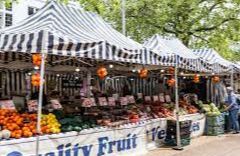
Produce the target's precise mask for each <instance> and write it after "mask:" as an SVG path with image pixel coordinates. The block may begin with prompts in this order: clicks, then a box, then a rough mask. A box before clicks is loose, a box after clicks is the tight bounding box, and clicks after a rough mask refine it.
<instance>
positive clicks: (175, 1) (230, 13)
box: [79, 0, 240, 59]
mask: <svg viewBox="0 0 240 156" xmlns="http://www.w3.org/2000/svg"><path fill="white" fill-rule="evenodd" d="M79 2H80V4H82V5H83V6H84V8H85V9H87V10H90V11H94V12H97V13H98V14H100V15H101V16H103V17H104V18H105V19H106V20H108V21H110V22H114V23H113V25H114V27H115V28H116V29H118V30H119V31H121V3H120V2H119V0H79ZM239 17H240V0H211V1H209V0H126V19H127V35H128V36H131V37H132V38H133V39H135V40H137V41H139V42H142V41H144V40H145V39H147V38H149V37H151V36H152V35H154V34H155V33H158V34H161V35H171V36H176V37H178V38H180V39H181V40H182V41H183V42H184V43H185V44H186V45H187V46H189V47H191V48H199V47H209V48H214V49H216V50H217V51H218V52H219V53H220V54H221V55H223V56H224V57H226V58H229V59H233V58H236V55H235V53H233V52H232V50H230V48H229V46H230V45H231V44H232V43H234V42H235V41H239V39H240V19H239ZM238 58H239V57H238Z"/></svg>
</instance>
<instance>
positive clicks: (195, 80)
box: [193, 74, 200, 83]
mask: <svg viewBox="0 0 240 156" xmlns="http://www.w3.org/2000/svg"><path fill="white" fill-rule="evenodd" d="M193 82H194V83H199V82H200V78H199V76H198V75H197V74H195V75H194V77H193Z"/></svg>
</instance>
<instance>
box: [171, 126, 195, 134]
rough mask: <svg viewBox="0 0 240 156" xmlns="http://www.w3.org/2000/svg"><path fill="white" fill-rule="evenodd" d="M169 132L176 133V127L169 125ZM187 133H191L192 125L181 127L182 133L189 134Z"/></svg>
mask: <svg viewBox="0 0 240 156" xmlns="http://www.w3.org/2000/svg"><path fill="white" fill-rule="evenodd" d="M167 134H169V135H174V134H176V127H168V128H167ZM187 134H188V135H190V134H191V131H190V127H187V128H182V129H180V135H187Z"/></svg>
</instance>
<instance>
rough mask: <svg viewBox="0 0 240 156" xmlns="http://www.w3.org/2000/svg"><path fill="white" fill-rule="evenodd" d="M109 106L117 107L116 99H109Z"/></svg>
mask: <svg viewBox="0 0 240 156" xmlns="http://www.w3.org/2000/svg"><path fill="white" fill-rule="evenodd" d="M108 105H109V106H116V101H115V98H114V97H108Z"/></svg>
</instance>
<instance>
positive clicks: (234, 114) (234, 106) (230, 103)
mask: <svg viewBox="0 0 240 156" xmlns="http://www.w3.org/2000/svg"><path fill="white" fill-rule="evenodd" d="M225 102H226V104H227V108H226V110H228V112H229V116H230V122H231V125H232V126H233V130H234V131H235V132H234V133H239V122H238V112H239V106H238V103H237V98H236V95H235V94H234V91H233V88H232V87H227V97H226V99H225Z"/></svg>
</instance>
